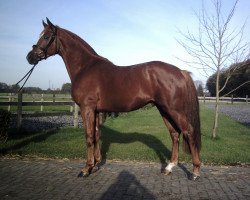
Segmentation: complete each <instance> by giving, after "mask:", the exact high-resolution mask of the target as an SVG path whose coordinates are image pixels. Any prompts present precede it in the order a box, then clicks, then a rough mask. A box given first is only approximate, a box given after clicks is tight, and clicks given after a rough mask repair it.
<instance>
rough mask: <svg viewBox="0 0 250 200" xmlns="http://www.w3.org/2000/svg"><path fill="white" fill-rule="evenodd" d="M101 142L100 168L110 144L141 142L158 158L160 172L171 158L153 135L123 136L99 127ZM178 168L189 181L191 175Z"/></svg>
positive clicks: (132, 134) (169, 152) (166, 149)
mask: <svg viewBox="0 0 250 200" xmlns="http://www.w3.org/2000/svg"><path fill="white" fill-rule="evenodd" d="M166 139H167V138H166ZM101 140H102V146H101V155H102V161H101V163H100V164H99V166H100V167H101V166H102V165H104V164H105V163H106V160H107V159H108V156H107V155H108V152H109V148H110V145H111V144H112V143H118V144H127V143H133V142H138V141H139V142H142V143H143V144H145V145H147V146H148V147H149V148H151V149H152V150H154V151H155V153H156V154H157V156H158V158H159V161H160V162H161V170H163V169H165V167H166V166H167V163H166V160H170V158H171V151H170V150H169V149H168V148H166V146H165V145H164V144H163V143H162V141H160V140H159V139H158V138H156V137H155V136H154V135H150V134H145V133H137V132H134V133H125V134H124V133H120V132H119V131H116V130H113V129H110V128H108V127H106V126H104V125H103V126H102V127H101ZM178 166H179V168H180V169H182V170H183V171H184V172H185V174H186V175H187V177H188V179H189V180H191V179H192V173H191V172H189V171H188V169H187V168H186V167H185V166H184V165H182V164H178Z"/></svg>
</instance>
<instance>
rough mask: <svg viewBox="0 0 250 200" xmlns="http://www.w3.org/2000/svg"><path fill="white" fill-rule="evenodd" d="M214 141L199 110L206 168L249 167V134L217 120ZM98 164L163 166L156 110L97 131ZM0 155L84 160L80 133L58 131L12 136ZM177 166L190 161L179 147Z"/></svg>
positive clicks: (209, 117) (166, 148)
mask: <svg viewBox="0 0 250 200" xmlns="http://www.w3.org/2000/svg"><path fill="white" fill-rule="evenodd" d="M219 120H220V126H219V129H218V139H216V140H212V139H211V131H212V124H213V111H212V110H209V109H207V108H206V107H205V106H201V122H202V128H201V129H202V151H201V159H202V162H203V163H206V164H250V146H249V144H250V129H249V128H247V127H245V126H243V125H241V124H240V123H238V122H236V121H234V120H232V119H230V118H228V117H226V116H224V115H222V114H221V115H220V119H219ZM101 130H102V135H101V145H102V156H103V159H118V160H136V161H147V162H151V161H152V162H164V161H165V160H166V159H167V160H168V159H170V156H171V147H172V145H171V139H170V136H169V133H168V131H167V129H166V128H165V125H164V123H163V120H162V119H161V117H160V115H159V113H158V111H157V110H156V108H154V107H153V108H149V109H146V110H145V109H144V110H138V111H134V112H130V113H125V114H122V115H121V116H119V117H118V118H108V120H107V121H106V122H105V124H104V125H103V126H102V128H101ZM0 151H1V154H2V155H6V154H7V155H12V154H14V155H16V154H18V155H29V156H30V155H35V156H41V157H51V158H70V159H79V158H80V159H85V158H86V146H85V136H84V133H83V130H82V129H73V128H64V129H59V130H54V131H49V132H39V133H27V132H24V133H21V134H20V133H19V134H12V137H11V138H10V139H9V140H8V141H7V142H6V143H1V147H0ZM180 161H185V162H190V161H191V157H190V156H189V155H186V154H185V153H183V151H182V149H181V148H180Z"/></svg>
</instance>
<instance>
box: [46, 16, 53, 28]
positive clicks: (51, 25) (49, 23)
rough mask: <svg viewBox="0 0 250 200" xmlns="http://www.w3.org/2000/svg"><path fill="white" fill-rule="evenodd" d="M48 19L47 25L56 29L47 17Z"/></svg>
mask: <svg viewBox="0 0 250 200" xmlns="http://www.w3.org/2000/svg"><path fill="white" fill-rule="evenodd" d="M46 19H47V23H48V25H49V26H50V27H51V28H53V27H54V25H53V24H52V23H51V21H49V19H48V18H47V17H46Z"/></svg>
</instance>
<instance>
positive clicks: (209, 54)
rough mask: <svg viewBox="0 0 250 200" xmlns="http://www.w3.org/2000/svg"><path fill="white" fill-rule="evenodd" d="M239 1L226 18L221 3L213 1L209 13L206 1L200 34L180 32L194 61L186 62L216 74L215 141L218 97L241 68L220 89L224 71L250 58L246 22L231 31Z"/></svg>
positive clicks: (200, 18)
mask: <svg viewBox="0 0 250 200" xmlns="http://www.w3.org/2000/svg"><path fill="white" fill-rule="evenodd" d="M238 1H239V0H236V1H235V2H234V4H233V6H232V8H231V10H230V11H229V12H228V15H224V14H223V12H222V4H221V0H211V1H210V2H211V3H212V6H213V8H214V10H213V11H211V12H208V9H205V4H204V1H203V2H202V9H201V11H200V12H199V13H196V17H197V19H198V24H199V28H198V34H192V33H190V31H189V30H188V31H187V33H183V32H181V31H180V34H181V35H182V36H183V38H184V41H185V42H183V41H180V40H179V41H178V42H179V44H180V45H181V46H182V47H184V49H185V50H186V51H187V53H188V54H189V55H191V57H192V58H193V60H192V61H185V62H186V63H187V64H189V65H190V66H192V67H194V66H195V65H196V66H197V65H198V66H199V68H200V69H203V71H204V72H205V74H207V75H208V74H209V73H211V72H212V73H215V74H216V76H215V85H216V87H215V96H216V104H215V118H214V125H213V132H212V138H216V136H217V128H218V115H219V112H218V111H219V97H220V95H221V92H222V91H223V90H224V89H225V87H226V85H227V84H228V81H229V80H230V78H231V77H232V74H234V73H235V71H236V70H237V69H238V68H240V67H241V65H239V66H238V67H237V68H234V69H232V70H229V71H228V73H227V74H225V75H226V79H225V82H224V85H221V86H220V84H219V83H220V79H221V72H222V71H225V69H226V68H228V67H229V66H230V65H231V64H232V63H239V62H240V61H241V62H243V61H245V60H247V59H248V58H249V55H250V52H249V42H244V40H243V35H244V27H245V24H246V23H244V24H243V25H242V26H241V27H240V28H239V29H237V28H232V27H231V24H232V23H231V22H232V18H233V16H234V14H235V11H236V6H237V4H238Z"/></svg>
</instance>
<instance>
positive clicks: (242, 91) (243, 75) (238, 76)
mask: <svg viewBox="0 0 250 200" xmlns="http://www.w3.org/2000/svg"><path fill="white" fill-rule="evenodd" d="M238 65H240V66H241V67H240V68H238ZM235 67H236V68H238V69H237V70H235V72H234V74H232V76H231V78H230V79H229V81H228V83H227V85H226V87H225V88H224V90H223V91H222V92H221V96H227V95H233V96H236V97H245V96H246V95H248V96H250V60H247V61H246V62H244V63H236V64H233V65H231V66H230V67H229V69H227V70H226V71H223V72H222V73H221V78H220V83H219V86H220V88H221V87H222V86H223V85H224V83H225V81H226V78H227V74H228V70H233V69H232V68H235ZM215 80H216V73H214V74H212V75H211V76H210V77H209V78H208V80H207V83H206V86H207V89H208V90H209V92H210V93H211V95H212V96H215V95H216V92H215V86H216V83H215Z"/></svg>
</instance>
